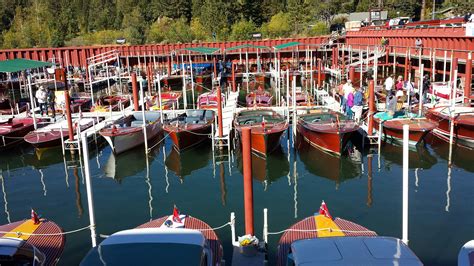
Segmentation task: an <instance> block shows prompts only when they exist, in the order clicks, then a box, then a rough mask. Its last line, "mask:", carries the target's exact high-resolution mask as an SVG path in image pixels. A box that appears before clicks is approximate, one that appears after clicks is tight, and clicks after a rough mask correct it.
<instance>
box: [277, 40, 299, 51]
mask: <svg viewBox="0 0 474 266" xmlns="http://www.w3.org/2000/svg"><path fill="white" fill-rule="evenodd" d="M298 45H304V43H300V42H287V43H283V44H280V45H277V46H273V48H275V50H281V49H285V48H289V47H293V46H298Z"/></svg>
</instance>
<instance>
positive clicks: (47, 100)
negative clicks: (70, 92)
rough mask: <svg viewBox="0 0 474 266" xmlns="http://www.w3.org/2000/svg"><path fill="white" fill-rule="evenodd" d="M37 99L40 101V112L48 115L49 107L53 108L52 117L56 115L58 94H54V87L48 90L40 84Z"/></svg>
mask: <svg viewBox="0 0 474 266" xmlns="http://www.w3.org/2000/svg"><path fill="white" fill-rule="evenodd" d="M35 97H36V100H37V101H38V105H39V108H40V114H41V116H43V115H46V116H47V115H48V109H49V108H51V112H52V113H51V117H55V115H56V109H55V105H56V95H55V94H54V90H53V89H49V90H46V89H45V88H44V87H43V86H40V87H39V89H38V90H37V91H36V95H35Z"/></svg>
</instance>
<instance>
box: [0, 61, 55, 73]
mask: <svg viewBox="0 0 474 266" xmlns="http://www.w3.org/2000/svg"><path fill="white" fill-rule="evenodd" d="M52 65H53V64H52V63H49V62H42V61H35V60H28V59H21V58H17V59H12V60H5V61H0V73H13V72H19V71H23V70H27V69H34V68H40V67H49V66H52Z"/></svg>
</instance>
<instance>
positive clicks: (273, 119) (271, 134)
mask: <svg viewBox="0 0 474 266" xmlns="http://www.w3.org/2000/svg"><path fill="white" fill-rule="evenodd" d="M242 127H251V128H252V132H251V140H252V144H251V146H252V151H253V152H254V153H257V154H258V155H261V156H267V154H269V153H271V152H273V151H274V150H275V149H276V148H278V147H279V146H280V138H281V136H282V135H283V133H284V132H285V130H286V129H287V128H288V123H287V122H286V119H285V118H284V117H283V116H281V115H279V114H278V113H276V112H275V111H273V110H266V109H259V110H243V111H241V112H239V113H238V114H237V115H236V116H235V119H234V128H235V130H236V131H237V133H238V134H239V136H240V134H241V132H242Z"/></svg>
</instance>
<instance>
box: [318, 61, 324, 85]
mask: <svg viewBox="0 0 474 266" xmlns="http://www.w3.org/2000/svg"><path fill="white" fill-rule="evenodd" d="M321 71H322V67H321V58H318V89H319V88H321V85H322V83H323V82H322V80H321V76H322V73H321Z"/></svg>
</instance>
